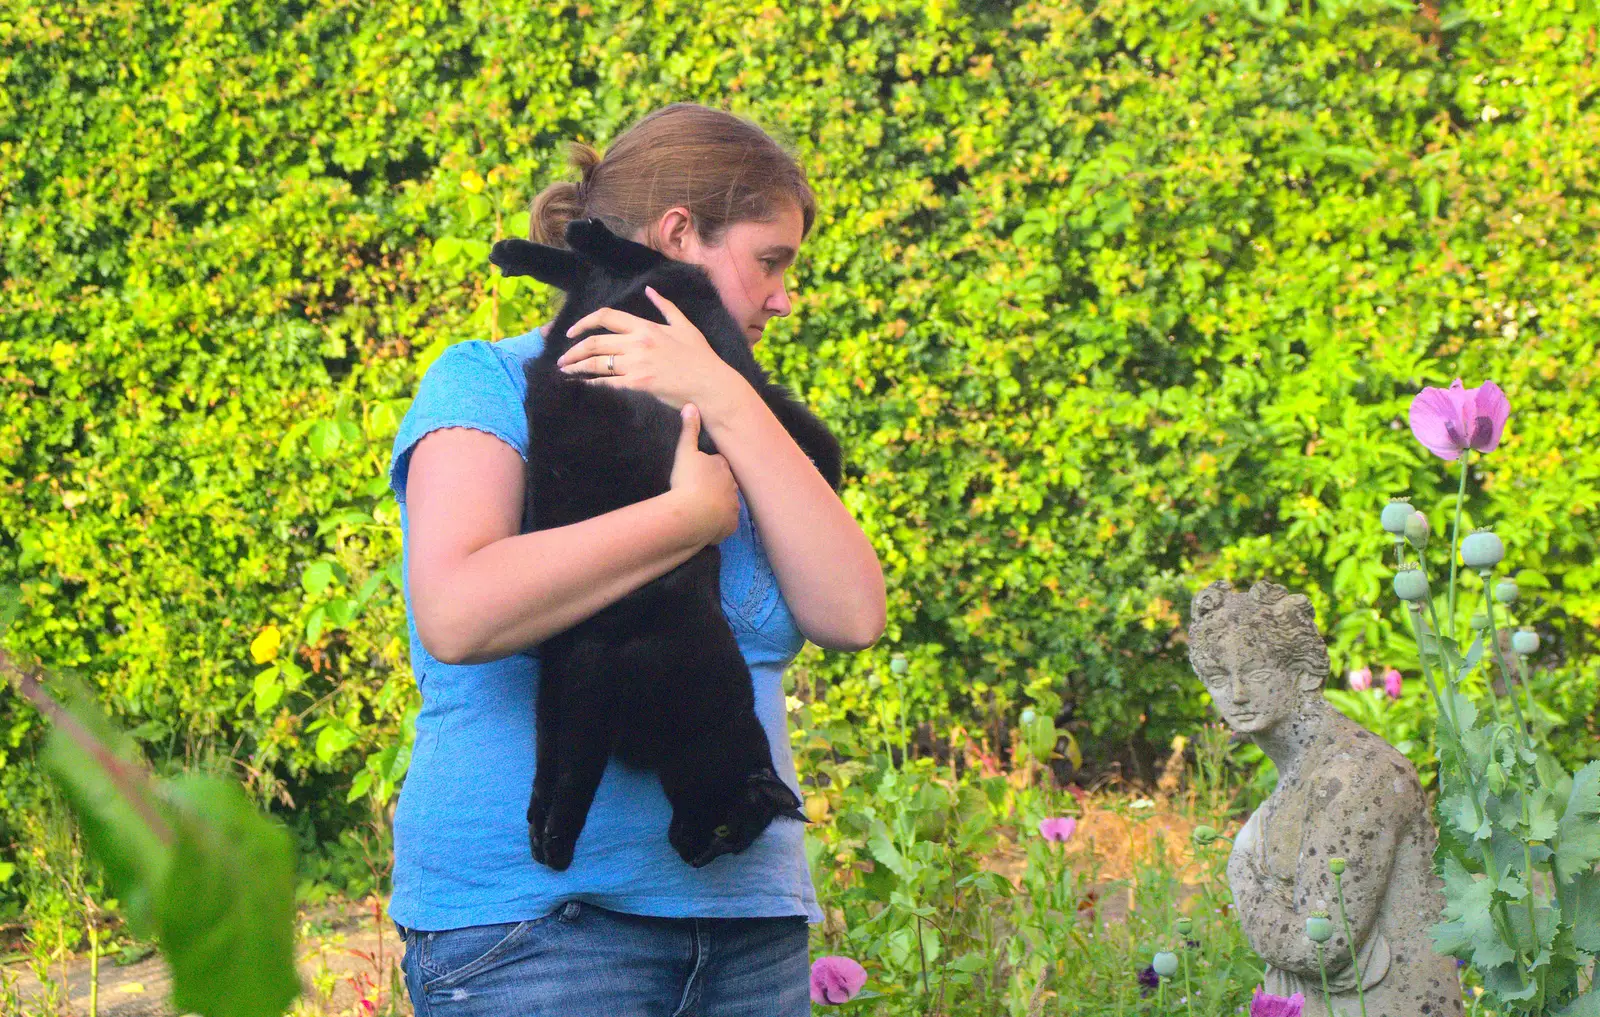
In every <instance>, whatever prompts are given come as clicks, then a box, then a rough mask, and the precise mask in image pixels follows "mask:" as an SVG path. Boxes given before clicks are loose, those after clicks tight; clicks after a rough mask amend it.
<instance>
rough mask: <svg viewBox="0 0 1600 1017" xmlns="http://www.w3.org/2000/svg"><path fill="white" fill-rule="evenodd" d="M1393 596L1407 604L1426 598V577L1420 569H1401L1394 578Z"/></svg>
mask: <svg viewBox="0 0 1600 1017" xmlns="http://www.w3.org/2000/svg"><path fill="white" fill-rule="evenodd" d="M1394 594H1395V596H1397V597H1399V598H1400V599H1401V600H1403V601H1405V602H1406V603H1408V604H1411V603H1415V602H1416V601H1419V600H1424V599H1426V598H1427V596H1428V577H1427V576H1425V575H1423V573H1422V570H1421V569H1403V570H1401V571H1400V572H1396V573H1395V576H1394Z"/></svg>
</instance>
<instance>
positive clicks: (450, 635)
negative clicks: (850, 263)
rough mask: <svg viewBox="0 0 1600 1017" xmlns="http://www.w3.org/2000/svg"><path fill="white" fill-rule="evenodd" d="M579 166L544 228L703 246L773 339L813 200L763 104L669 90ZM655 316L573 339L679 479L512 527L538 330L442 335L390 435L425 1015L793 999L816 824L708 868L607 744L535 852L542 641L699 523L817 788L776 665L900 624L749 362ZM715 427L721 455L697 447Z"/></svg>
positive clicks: (540, 224) (658, 564)
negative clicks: (887, 621) (591, 508)
mask: <svg viewBox="0 0 1600 1017" xmlns="http://www.w3.org/2000/svg"><path fill="white" fill-rule="evenodd" d="M573 161H574V163H575V164H576V166H577V168H578V169H579V170H580V171H581V174H582V179H581V181H580V182H577V183H559V184H555V185H553V186H551V187H549V188H547V189H546V190H545V191H544V192H543V193H541V194H540V195H539V197H538V198H537V199H535V201H534V204H533V212H532V224H531V229H530V234H531V236H532V238H533V239H534V240H536V241H539V242H542V243H546V244H560V243H562V240H561V238H562V236H563V230H564V228H565V225H566V223H567V222H568V221H570V220H571V219H573V218H576V217H579V216H594V217H598V218H600V219H602V220H604V221H606V222H607V224H608V225H609V226H610V227H611V228H612V229H613V230H614V231H615V232H618V233H619V234H621V235H623V236H631V237H633V238H634V239H635V240H638V241H640V242H643V243H647V244H650V245H651V246H652V247H654V248H656V249H657V250H659V251H661V252H662V253H664V254H666V255H668V256H670V257H673V258H678V259H681V260H684V261H688V262H692V263H695V264H698V265H701V266H702V267H704V268H705V270H706V272H707V273H708V274H709V275H710V277H711V280H712V282H713V283H714V284H715V285H716V287H717V290H718V292H719V294H720V295H721V297H722V300H723V302H724V304H726V305H727V307H728V310H729V311H730V312H731V313H732V314H733V316H734V318H735V320H737V321H739V322H740V323H741V324H743V325H745V326H746V329H747V331H748V333H749V338H750V342H751V343H752V344H754V343H755V342H757V341H759V339H760V338H761V333H762V330H763V328H764V327H765V326H766V324H767V323H768V322H769V321H771V319H773V318H775V317H779V316H783V315H787V314H788V313H789V311H790V302H789V296H788V293H787V291H786V288H785V280H784V276H785V272H786V271H787V269H788V268H789V267H790V265H792V264H793V262H794V259H795V256H796V253H797V252H798V249H799V247H800V244H801V241H802V240H803V239H804V237H805V235H806V233H807V232H809V230H810V227H811V224H812V220H813V217H814V208H815V205H814V200H813V198H812V195H811V191H810V188H809V187H808V186H807V184H806V181H805V177H804V175H803V174H802V172H801V171H800V169H799V167H798V166H797V165H796V164H795V163H794V161H793V159H792V158H790V156H789V155H788V154H787V153H785V152H784V151H783V150H782V149H781V148H780V147H779V146H778V145H777V144H776V143H775V142H773V140H772V139H771V138H769V137H768V136H767V135H766V134H765V133H764V132H762V131H761V130H760V128H758V127H756V126H754V125H753V124H750V123H748V122H747V121H744V120H742V119H740V118H737V117H734V116H731V115H729V114H727V113H723V112H720V111H717V110H712V109H706V108H704V107H699V106H693V105H687V104H678V105H673V106H669V107H666V108H664V109H661V110H658V111H657V112H655V113H653V114H651V115H649V116H647V117H645V118H644V119H642V120H640V121H639V122H638V123H637V124H635V125H634V126H633V127H631V128H629V130H628V131H627V132H625V133H624V134H623V135H622V136H621V137H619V138H618V139H617V140H616V141H615V142H614V143H613V144H612V146H611V147H610V149H609V150H608V151H607V153H606V156H605V158H604V159H603V160H602V159H600V158H599V157H598V155H597V154H596V153H595V152H594V151H593V150H592V149H589V148H587V147H586V146H575V147H574V158H573ZM660 303H661V305H662V311H663V315H664V317H665V318H666V320H667V321H668V322H669V324H667V325H658V324H655V323H652V322H648V321H645V320H643V319H640V318H636V317H633V316H631V315H627V314H623V313H620V312H617V311H614V310H601V311H598V312H596V313H595V314H593V315H591V316H589V317H588V318H586V319H585V320H584V321H582V322H579V324H578V325H577V326H576V327H575V329H574V333H573V334H577V333H578V332H581V331H585V330H588V329H591V328H600V329H602V330H604V331H603V332H602V333H601V334H598V335H595V336H592V337H591V338H589V339H587V340H585V341H584V342H582V343H580V344H578V345H577V346H575V347H573V349H572V350H571V351H570V352H569V353H568V354H567V355H566V356H565V357H563V359H562V364H563V368H564V369H565V370H568V371H570V372H572V373H573V374H574V375H577V376H581V377H584V378H586V379H588V380H589V383H590V384H597V385H615V386H622V387H628V388H634V389H638V390H640V391H645V392H649V393H651V394H652V395H655V396H656V397H658V398H660V399H661V400H662V401H664V402H666V403H667V404H669V405H671V406H674V407H678V408H681V412H682V416H683V433H682V437H681V439H680V441H679V445H678V448H677V453H676V458H675V461H674V465H673V470H672V480H671V490H669V491H668V492H667V493H665V494H662V495H659V496H657V497H655V498H651V499H648V500H646V501H643V502H639V503H637V504H634V505H630V506H627V507H626V508H622V509H618V510H617V511H615V512H609V513H606V514H605V515H602V516H597V517H595V518H592V519H588V520H585V521H583V522H581V523H576V524H574V525H571V526H565V527H560V528H556V529H550V530H542V531H538V532H534V533H519V532H518V525H519V523H520V521H521V511H522V504H523V456H524V455H525V454H526V451H527V448H528V436H527V433H526V428H527V424H526V420H525V417H524V415H523V408H522V395H523V390H524V380H523V374H522V362H523V361H524V360H525V359H527V358H529V357H531V356H534V355H535V354H536V353H537V351H538V350H539V349H541V348H542V343H543V336H542V334H541V332H540V331H538V330H535V331H534V332H530V333H528V334H527V335H523V336H518V337H515V338H512V339H506V340H504V341H502V342H498V343H487V342H466V343H461V344H459V345H456V346H453V347H451V348H450V349H449V350H448V351H447V352H446V353H445V354H444V355H443V356H441V357H440V358H439V360H438V361H437V362H436V363H435V364H434V365H433V366H432V367H431V368H430V369H429V371H428V374H427V376H426V377H425V378H424V379H423V381H422V384H421V386H420V387H419V389H418V391H417V396H416V400H415V401H414V403H413V404H412V407H411V410H410V412H409V413H408V414H407V415H406V418H405V420H404V421H403V422H402V424H401V427H400V432H399V434H398V435H397V436H396V438H395V446H394V457H393V460H392V465H391V474H390V479H391V483H392V486H393V488H394V491H395V496H396V499H397V500H398V501H399V502H400V506H401V528H402V532H403V533H404V535H405V545H404V546H405V568H406V604H407V612H408V624H409V627H410V635H411V655H412V662H413V669H414V671H415V673H416V677H417V681H418V684H419V686H420V688H421V691H422V699H423V707H422V712H421V714H420V715H419V716H418V718H417V739H416V746H415V750H414V754H413V757H412V762H411V769H410V772H409V774H408V776H407V778H406V783H405V787H404V789H403V790H402V792H401V795H400V802H399V806H398V809H397V812H396V816H395V868H394V896H393V898H392V900H391V902H390V912H391V914H392V915H393V917H394V919H395V922H396V923H397V925H399V926H400V930H401V935H402V936H403V938H404V939H405V943H406V954H405V962H404V968H405V975H406V985H407V989H408V990H409V992H410V995H411V999H412V1002H413V1004H414V1005H415V1008H416V1011H417V1013H418V1015H419V1017H428V1015H430V1014H461V1015H476V1014H495V1015H524V1014H528V1015H532V1014H547V1013H548V1014H561V1015H574V1014H590V1013H594V1014H605V1015H607V1017H632V1015H639V1017H667V1015H669V1014H696V1015H706V1017H713V1015H716V1017H721V1015H736V1014H737V1015H742V1014H749V1015H751V1017H756V1015H760V1017H772V1015H790V1014H802V1013H806V1012H808V1010H809V1004H808V998H807V983H808V979H807V930H806V923H807V920H810V921H819V920H820V919H821V913H820V911H819V909H818V907H817V903H816V896H815V893H814V892H813V890H812V887H811V881H810V874H809V872H808V871H807V868H806V862H805V855H804V851H803V848H802V835H803V828H802V826H801V825H800V824H798V823H774V824H772V825H771V826H770V827H769V828H768V829H767V830H766V832H764V833H763V834H762V835H761V837H760V838H758V839H757V840H756V842H755V843H754V844H753V845H751V847H750V848H748V849H747V850H746V851H744V852H742V853H740V854H737V855H728V856H724V857H722V858H719V859H717V860H716V861H715V862H713V863H712V864H710V865H708V866H706V867H704V868H703V869H692V868H690V867H689V866H687V865H685V864H684V863H683V862H682V860H681V859H679V858H678V856H677V855H676V854H675V853H674V852H673V850H672V849H671V847H670V845H669V844H668V842H667V838H666V829H667V822H668V818H669V815H670V808H669V806H668V804H667V802H666V799H665V797H664V795H663V794H662V791H661V785H660V782H659V780H658V779H657V777H656V776H655V775H654V774H653V773H648V772H641V771H636V770H632V769H630V768H626V767H623V766H620V765H619V764H617V763H616V762H615V761H613V762H612V763H611V764H610V765H609V766H608V767H607V770H606V774H605V777H604V779H603V780H602V782H601V785H600V789H599V792H598V793H597V794H596V796H595V800H594V805H593V806H592V808H591V810H590V812H589V817H588V821H587V823H586V824H585V826H584V829H583V834H582V836H581V837H580V838H579V841H578V846H577V854H576V856H575V858H574V860H573V863H572V865H571V867H570V868H569V869H567V870H566V871H564V872H555V871H553V870H550V869H547V868H545V867H543V866H539V865H537V864H535V863H534V862H533V860H532V859H531V858H530V857H529V852H528V842H527V823H526V820H525V817H524V809H525V806H526V802H527V797H528V789H529V787H530V786H531V785H532V780H533V762H534V730H535V728H534V717H533V714H534V702H535V689H536V687H537V682H538V674H539V665H538V660H537V658H536V656H535V655H534V654H533V652H532V648H533V647H536V646H537V645H538V644H539V643H540V642H541V641H543V640H544V639H546V638H548V637H549V636H551V635H552V634H554V633H557V632H560V631H562V630H564V629H566V628H568V627H570V626H571V625H573V624H575V623H577V622H579V621H581V620H583V619H584V618H587V617H589V616H590V615H592V614H594V613H595V612H597V611H599V610H600V609H601V608H603V607H605V606H607V605H608V604H611V603H613V602H615V601H616V600H618V599H620V598H621V597H622V596H624V595H625V594H627V593H629V592H630V591H632V590H634V589H637V588H638V587H640V586H642V585H644V584H645V583H646V582H649V581H650V580H651V579H654V578H656V577H657V576H660V575H662V574H664V573H666V572H667V571H669V570H670V569H672V568H674V567H675V566H677V565H678V564H679V563H681V562H683V561H686V560H687V559H688V558H689V557H690V556H691V555H693V554H694V553H695V552H696V551H698V550H699V549H700V548H701V547H704V546H705V545H706V544H708V543H717V544H718V546H719V549H720V551H721V553H722V573H721V581H722V599H723V610H724V613H725V614H726V615H727V618H728V621H729V624H730V625H731V626H732V628H733V630H734V633H735V635H736V636H737V637H738V641H739V646H740V650H741V652H742V653H743V655H744V657H745V660H746V662H747V663H748V664H749V666H750V671H751V675H752V678H753V681H754V683H755V692H756V709H757V712H758V714H759V715H760V717H761V721H762V725H763V727H764V728H765V729H766V732H767V736H768V738H769V740H770V741H771V743H772V755H773V760H774V762H775V763H776V764H777V766H778V767H779V772H780V776H781V777H783V779H784V780H785V781H786V782H787V783H789V784H790V786H791V787H795V789H796V790H798V786H797V784H796V781H795V773H794V762H793V758H792V756H791V754H790V749H789V740H788V733H787V726H786V719H785V715H784V707H783V698H784V697H783V691H782V685H781V682H782V675H783V669H784V667H785V666H786V665H787V664H788V663H789V661H790V660H792V659H793V657H794V655H795V654H796V653H797V652H798V651H799V649H800V647H801V645H802V644H803V642H804V640H805V639H810V640H811V641H813V642H815V643H817V644H818V645H820V646H823V647H827V648H830V649H840V650H858V649H862V648H864V647H866V646H869V645H871V644H872V643H873V642H874V641H875V640H876V639H877V638H878V636H879V635H880V634H881V633H882V631H883V625H884V614H885V602H884V586H883V574H882V570H881V568H880V567H879V564H878V560H877V556H876V555H875V553H874V552H873V550H872V547H871V545H870V544H869V543H868V541H867V540H866V538H865V536H864V535H863V534H862V532H861V530H860V528H859V527H858V526H857V525H856V523H855V521H854V520H853V519H851V517H850V515H849V513H848V512H847V511H846V510H845V508H844V506H843V505H842V504H841V503H840V501H839V499H838V498H837V496H835V494H834V493H833V491H832V490H831V489H830V488H829V487H828V485H827V483H826V482H825V481H824V480H823V479H822V477H821V476H820V475H819V474H818V473H817V471H816V470H815V468H813V467H812V465H811V463H810V461H809V460H808V459H807V458H806V456H805V455H804V453H802V452H801V451H800V449H799V448H798V447H797V446H796V445H795V444H794V442H793V441H792V440H791V439H790V438H789V435H788V433H787V432H786V431H785V430H784V429H783V428H782V427H781V426H780V425H779V424H778V422H777V420H776V419H774V418H773V416H772V414H771V413H770V412H769V411H768V410H767V408H766V405H765V404H764V403H763V402H762V401H761V400H760V399H759V398H758V397H757V396H756V394H755V392H754V391H753V390H752V389H751V388H750V387H749V385H748V384H747V383H746V382H745V381H744V380H743V379H742V378H741V377H740V376H739V375H738V374H736V373H735V372H734V371H733V370H732V369H731V368H729V367H728V366H727V365H726V364H725V363H723V361H722V360H721V359H719V358H718V357H717V356H716V355H715V354H714V353H713V352H712V351H711V349H710V347H709V346H708V345H707V343H706V341H705V338H704V337H703V336H702V335H701V334H700V332H699V331H698V330H697V329H696V328H695V327H694V326H693V324H691V323H690V322H688V321H687V320H686V319H685V318H684V317H683V316H682V315H681V314H679V313H677V310H676V308H673V307H671V305H670V304H668V303H667V302H666V301H664V300H661V301H660ZM701 427H704V428H705V429H706V431H707V432H708V433H709V434H710V436H711V437H712V439H713V440H714V441H715V442H716V445H717V448H718V450H719V452H720V454H719V455H715V456H708V455H704V454H702V453H701V452H700V451H698V449H697V447H696V440H697V437H698V434H699V429H700V428H701Z"/></svg>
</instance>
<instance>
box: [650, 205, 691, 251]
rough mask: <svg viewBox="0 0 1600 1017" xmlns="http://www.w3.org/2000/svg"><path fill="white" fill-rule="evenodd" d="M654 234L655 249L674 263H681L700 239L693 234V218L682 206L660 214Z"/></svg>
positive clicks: (676, 206)
mask: <svg viewBox="0 0 1600 1017" xmlns="http://www.w3.org/2000/svg"><path fill="white" fill-rule="evenodd" d="M655 234H656V235H655V241H656V249H657V250H659V251H660V252H661V253H662V254H665V255H666V256H667V257H669V258H672V259H674V260H676V261H682V260H683V259H684V258H685V257H686V256H688V255H689V254H691V253H692V251H693V247H692V245H694V244H696V243H698V241H699V239H700V235H699V234H698V233H697V232H695V228H694V216H692V215H690V214H689V210H688V209H687V208H684V207H683V206H682V205H675V206H673V207H672V208H669V209H667V210H666V211H665V212H662V213H661V218H660V219H657V220H656V229H655Z"/></svg>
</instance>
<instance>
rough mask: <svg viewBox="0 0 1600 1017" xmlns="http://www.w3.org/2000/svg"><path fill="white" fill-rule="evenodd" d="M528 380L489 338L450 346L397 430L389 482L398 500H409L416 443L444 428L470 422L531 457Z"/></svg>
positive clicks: (429, 375) (434, 365)
mask: <svg viewBox="0 0 1600 1017" xmlns="http://www.w3.org/2000/svg"><path fill="white" fill-rule="evenodd" d="M524 385H525V383H524V382H523V381H522V377H521V371H520V370H519V369H518V365H516V364H514V363H512V362H511V361H510V359H509V358H508V357H505V356H503V355H502V354H501V353H500V352H499V351H497V350H496V349H495V348H494V346H493V345H492V344H490V343H487V342H484V341H482V340H478V339H474V340H469V341H467V342H463V343H457V344H456V345H454V346H451V347H450V348H449V349H447V350H445V351H444V353H442V354H441V355H440V356H439V359H438V360H435V361H434V362H433V364H432V365H431V366H430V367H429V368H428V372H427V373H426V374H425V375H423V377H422V383H421V384H420V385H418V386H417V395H416V398H415V399H413V400H412V401H411V408H410V409H409V410H407V411H406V415H405V419H403V420H401V421H400V430H399V432H398V433H396V434H395V437H394V451H393V453H392V454H391V456H390V459H389V487H390V488H391V489H392V490H393V491H394V496H395V500H396V501H399V502H404V501H405V500H406V470H407V469H408V468H409V467H410V465H411V452H412V450H413V449H415V448H416V447H417V442H419V441H421V440H422V439H423V438H425V437H427V435H429V434H430V433H432V432H434V431H438V430H441V429H443V428H447V427H468V428H471V429H472V430H474V431H482V432H484V433H485V434H492V435H494V436H495V437H496V438H499V439H500V440H501V441H503V442H505V443H506V444H507V445H510V446H511V447H512V448H514V449H516V451H517V455H519V456H521V457H522V458H523V459H527V458H528V418H527V416H526V414H525V412H524V410H523V407H522V399H523V389H524Z"/></svg>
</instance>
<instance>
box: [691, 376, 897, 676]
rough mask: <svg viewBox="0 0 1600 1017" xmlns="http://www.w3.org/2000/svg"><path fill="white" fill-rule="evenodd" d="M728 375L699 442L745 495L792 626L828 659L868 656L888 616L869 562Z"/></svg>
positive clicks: (856, 534) (833, 499)
mask: <svg viewBox="0 0 1600 1017" xmlns="http://www.w3.org/2000/svg"><path fill="white" fill-rule="evenodd" d="M728 374H729V377H728V379H727V385H726V388H725V397H724V399H720V400H716V401H715V402H713V403H712V404H711V405H709V406H708V407H707V410H706V433H707V434H709V435H710V436H711V440H712V441H714V442H716V443H717V451H718V452H720V453H721V454H722V455H723V456H724V457H726V458H727V460H728V465H729V466H730V467H731V468H732V470H733V476H734V478H735V479H736V480H737V481H738V482H739V489H740V490H741V491H743V492H744V498H745V501H746V502H747V503H748V504H749V506H750V516H751V518H752V519H753V520H754V521H755V524H756V528H757V529H758V530H759V531H760V532H761V542H762V544H763V545H764V546H765V548H766V552H767V559H768V560H769V561H770V562H771V563H772V571H773V574H774V575H776V576H777V579H778V588H779V589H781V590H782V591H783V599H784V601H785V602H786V603H787V604H788V605H789V610H790V611H791V612H792V613H793V614H794V620H795V624H797V625H798V626H799V627H800V631H801V632H803V633H805V635H806V638H807V639H810V640H811V641H812V642H813V643H816V644H817V645H818V646H822V647H825V648H827V649H830V650H861V649H865V648H866V647H868V646H871V645H872V644H873V643H875V642H877V640H878V637H879V636H881V635H883V627H884V622H885V614H886V606H885V594H884V583H883V567H882V566H881V565H880V564H879V562H878V555H877V552H876V551H874V550H873V547H872V544H871V542H870V541H868V540H867V537H866V534H864V533H862V532H861V527H860V526H858V525H856V521H855V520H854V519H853V518H851V516H850V512H849V510H848V509H846V508H845V507H844V503H843V502H841V501H840V500H839V496H838V495H836V494H834V492H833V489H832V488H831V487H829V486H828V482H827V481H826V480H824V479H823V477H822V474H821V473H819V472H817V468H816V467H815V466H814V465H812V463H811V460H810V458H809V457H807V456H806V454H805V453H804V452H803V451H801V450H800V446H798V445H796V444H795V442H794V439H793V438H791V437H790V436H789V432H788V431H787V430H785V429H784V427H783V425H782V424H780V423H779V422H778V418H777V417H775V416H773V415H772V411H771V410H770V409H768V408H767V404H766V403H765V402H763V401H762V400H761V397H760V396H759V395H757V394H756V391H755V389H753V388H751V387H750V385H749V384H748V383H747V382H746V381H745V380H744V379H743V378H741V377H739V376H738V375H737V374H735V373H734V372H733V371H731V370H730V371H729V372H728ZM712 406H714V407H715V409H712Z"/></svg>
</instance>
